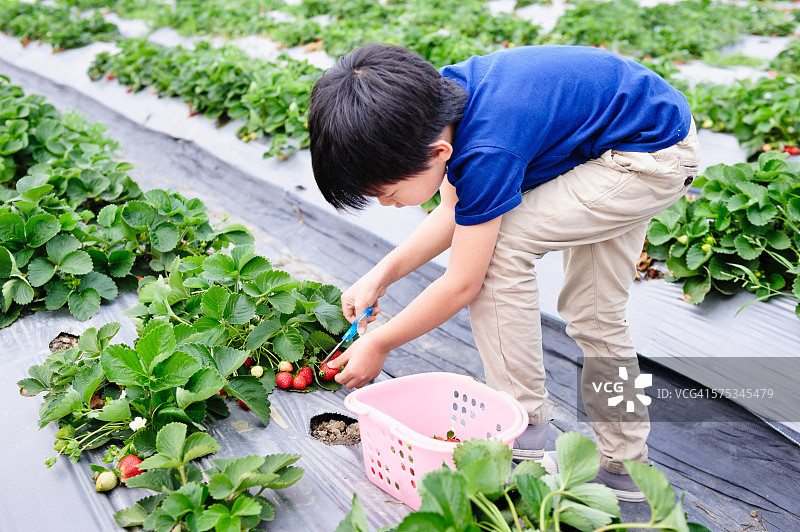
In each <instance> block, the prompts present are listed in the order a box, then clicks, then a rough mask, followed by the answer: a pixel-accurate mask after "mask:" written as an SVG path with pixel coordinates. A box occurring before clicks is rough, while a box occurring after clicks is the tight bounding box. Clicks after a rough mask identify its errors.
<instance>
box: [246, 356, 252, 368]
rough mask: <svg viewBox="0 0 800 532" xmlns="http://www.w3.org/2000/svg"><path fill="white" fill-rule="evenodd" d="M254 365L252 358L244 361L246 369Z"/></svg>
mask: <svg viewBox="0 0 800 532" xmlns="http://www.w3.org/2000/svg"><path fill="white" fill-rule="evenodd" d="M252 365H253V359H252V358H250V357H247V358H245V359H244V367H246V368H249V367H250V366H252Z"/></svg>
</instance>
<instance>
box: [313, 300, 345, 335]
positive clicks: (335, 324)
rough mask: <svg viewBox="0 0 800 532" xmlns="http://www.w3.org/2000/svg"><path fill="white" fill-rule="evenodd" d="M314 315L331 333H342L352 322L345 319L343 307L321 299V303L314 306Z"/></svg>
mask: <svg viewBox="0 0 800 532" xmlns="http://www.w3.org/2000/svg"><path fill="white" fill-rule="evenodd" d="M314 316H315V317H316V318H317V319H318V320H319V322H320V324H322V326H323V327H325V329H327V330H328V332H330V333H331V334H341V333H342V332H344V331H345V330H346V329H347V328H348V327H350V323H349V322H348V321H347V320H346V319H345V317H344V314H342V309H341V307H339V306H336V305H331V304H330V303H328V302H327V301H320V302H319V304H318V305H317V306H316V307H314Z"/></svg>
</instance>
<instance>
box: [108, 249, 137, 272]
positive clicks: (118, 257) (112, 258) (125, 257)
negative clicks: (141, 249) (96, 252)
mask: <svg viewBox="0 0 800 532" xmlns="http://www.w3.org/2000/svg"><path fill="white" fill-rule="evenodd" d="M135 260H136V256H135V255H134V254H133V253H132V252H130V251H128V250H127V249H118V250H116V251H112V252H111V253H109V255H108V273H110V274H111V275H113V276H114V277H125V276H126V275H128V274H129V273H131V268H133V263H134V262H135Z"/></svg>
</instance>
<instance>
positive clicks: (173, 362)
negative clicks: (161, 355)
mask: <svg viewBox="0 0 800 532" xmlns="http://www.w3.org/2000/svg"><path fill="white" fill-rule="evenodd" d="M199 369H200V363H199V362H198V361H197V360H195V359H194V357H192V356H191V355H187V354H186V353H182V352H180V351H176V352H175V353H173V354H172V355H170V356H169V357H167V358H165V359H164V360H162V361H160V362H158V363H156V364H155V366H153V371H152V374H153V377H155V378H154V379H153V381H152V382H151V383H150V389H151V390H153V391H154V392H157V391H161V390H168V389H170V388H175V387H177V386H183V385H184V384H186V382H187V381H188V380H189V378H190V377H191V376H192V375H193V374H194V373H195V372H196V371H197V370H199Z"/></svg>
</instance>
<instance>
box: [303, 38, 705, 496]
mask: <svg viewBox="0 0 800 532" xmlns="http://www.w3.org/2000/svg"><path fill="white" fill-rule="evenodd" d="M308 125H309V131H310V133H311V158H312V164H313V169H314V175H315V179H316V181H317V184H318V185H319V188H320V190H321V192H322V194H323V196H324V197H325V199H326V200H327V201H328V202H330V203H331V204H332V205H333V206H335V207H336V208H337V209H343V208H356V209H357V208H360V207H363V206H364V205H365V204H366V203H367V201H368V200H367V198H368V197H376V198H377V199H378V201H379V202H380V203H381V205H384V206H395V207H403V206H407V205H420V204H421V203H423V202H425V201H426V200H428V199H429V198H430V197H431V196H433V194H434V193H435V192H436V191H437V190H439V191H440V192H441V199H442V202H441V205H439V206H438V207H437V208H436V209H435V210H434V211H433V212H432V213H431V214H430V215H429V216H428V217H427V218H426V219H425V220H424V221H423V222H422V223H421V224H420V225H419V227H418V228H417V229H416V230H415V231H414V233H413V234H411V235H410V236H409V237H408V238H407V239H406V240H405V241H404V242H403V243H402V244H400V245H399V246H398V247H397V248H395V249H394V250H393V251H392V252H391V253H389V254H388V255H387V256H386V257H384V258H383V260H381V261H380V262H379V263H378V264H377V265H376V266H375V267H374V268H372V270H370V271H369V272H367V273H366V274H365V275H364V276H363V277H362V278H361V279H359V280H358V281H357V282H356V283H355V284H354V285H353V286H351V287H350V288H349V289H348V290H347V291H346V292H344V294H343V295H342V307H343V310H344V314H345V316H346V317H347V318H348V319H349V320H350V321H351V322H352V321H353V320H354V319H355V317H356V316H357V315H358V314H359V313H360V312H362V311H363V310H364V309H365V308H367V307H369V306H370V305H373V304H376V303H377V301H378V299H379V298H380V297H381V296H383V295H384V294H385V292H386V289H387V288H388V286H389V285H391V284H392V283H393V282H395V281H397V280H398V279H401V278H402V277H403V276H405V275H407V274H408V273H410V272H412V271H413V270H415V269H416V268H417V267H419V266H421V265H422V264H424V263H426V262H427V261H429V260H431V259H432V258H434V257H436V256H437V255H439V254H440V253H441V252H442V251H444V250H445V249H447V248H450V250H451V251H450V261H449V264H448V267H447V269H446V271H445V273H444V274H443V275H442V276H441V277H440V278H439V279H437V280H435V281H434V282H433V283H431V284H430V286H428V287H427V288H426V289H425V290H424V291H423V292H422V293H421V294H420V295H419V296H417V298H416V299H414V300H413V301H412V302H411V304H409V305H408V307H407V308H406V309H404V310H403V311H401V312H400V313H399V314H397V316H395V317H394V318H392V319H391V320H390V321H389V322H388V323H386V324H385V325H383V326H381V327H379V328H377V329H375V330H373V331H370V332H369V333H366V334H363V336H361V337H360V338H359V339H358V340H357V341H356V342H355V343H353V345H352V346H350V348H349V349H347V351H345V353H344V354H343V355H342V356H340V357H339V358H337V359H336V361H335V362H334V364H336V365H338V366H341V365H343V364H345V363H346V364H347V367H346V369H345V370H344V371H342V372H341V373H340V374H339V375H337V377H336V380H337V381H338V382H340V383H342V384H344V385H345V386H347V387H349V388H351V387H361V386H363V385H364V384H366V383H367V382H369V381H370V380H372V379H373V378H375V377H376V376H377V375H378V374H379V373H380V371H381V368H382V366H383V364H384V361H385V360H386V356H387V354H388V353H389V351H391V350H392V349H394V348H396V347H398V346H400V345H402V344H404V343H406V342H408V341H410V340H413V339H414V338H417V337H418V336H420V335H423V334H425V333H426V332H428V331H430V330H432V329H434V328H435V327H438V326H439V325H441V324H442V323H444V322H445V321H447V320H448V319H449V318H450V317H452V316H453V315H455V314H456V313H457V312H458V311H459V310H461V309H462V308H463V307H465V306H467V305H469V311H470V319H471V324H472V330H473V335H474V337H475V343H476V345H477V348H478V351H479V352H480V356H481V359H482V360H483V364H484V368H485V372H486V382H487V383H488V384H489V385H490V386H492V387H493V388H495V389H498V390H504V391H507V392H508V393H510V394H512V395H513V396H514V397H516V398H517V399H518V400H519V401H520V402H521V403H522V404H523V406H524V407H525V408H526V409H527V411H528V413H529V415H530V426H529V427H528V429H527V430H526V431H525V433H523V434H522V435H521V436H520V437H519V438H518V439H517V441H516V442H515V445H514V447H515V450H514V455H515V457H516V458H520V459H535V460H539V461H542V460H545V459H546V458H548V457H550V455H551V454H552V453H548V456H547V457H545V455H544V446H545V442H546V441H547V429H548V426H549V420H548V418H547V415H548V410H547V404H546V399H547V390H546V389H545V386H544V383H545V371H544V367H543V357H542V344H541V340H542V334H541V323H540V316H539V304H538V288H537V284H536V274H535V272H534V264H533V261H534V260H535V259H537V258H540V257H542V256H543V255H544V254H545V253H547V252H548V251H555V250H561V251H563V255H564V284H563V287H562V290H561V293H560V296H559V299H558V310H559V313H560V315H561V316H562V317H563V318H564V319H565V320H566V321H567V333H568V334H569V335H570V336H571V337H572V338H573V339H574V340H575V341H576V342H577V343H578V345H579V346H580V348H581V349H582V351H583V353H584V356H585V360H584V368H583V378H582V384H581V389H582V392H583V398H584V404H585V405H586V410H587V413H588V415H589V418H590V420H592V426H593V428H594V430H595V433H596V435H597V444H598V449H599V451H600V455H601V469H600V473H599V474H598V476H597V478H596V479H595V480H596V481H597V482H602V483H604V484H606V485H608V486H609V487H611V488H612V489H614V490H615V493H616V494H617V496H618V497H619V498H620V499H621V500H628V501H640V500H644V496H643V495H642V493H641V491H640V490H639V489H638V488H637V487H636V485H635V484H634V483H633V481H632V480H631V478H630V476H629V475H627V474H626V473H625V469H624V466H623V464H622V460H623V459H626V458H627V459H631V460H636V461H639V462H643V463H647V446H646V445H645V441H646V439H647V435H648V432H649V428H650V425H649V418H648V415H647V410H646V407H645V408H643V409H642V411H638V412H637V413H634V414H630V413H626V412H624V402H623V403H622V404H620V405H618V406H617V407H610V406H608V405H607V404H606V403H607V401H606V398H605V397H600V396H599V395H598V394H597V393H596V392H595V391H594V390H593V387H592V385H591V383H595V382H615V380H618V378H619V377H618V375H619V371H620V368H621V367H624V368H625V369H626V371H627V372H628V376H630V377H633V376H635V375H638V364H637V361H636V352H635V350H634V347H633V343H632V341H631V336H630V332H629V330H628V324H627V322H626V321H625V307H626V304H627V300H628V288H629V286H630V284H631V282H632V281H633V279H634V276H635V264H636V261H637V259H638V257H639V254H640V252H641V250H642V245H643V243H644V239H645V232H646V228H647V223H648V221H649V220H650V218H651V217H652V216H654V215H655V214H656V213H658V212H660V211H662V210H664V209H666V208H667V207H668V206H669V205H670V204H672V203H673V202H674V201H676V200H677V199H678V198H680V196H681V195H682V194H684V192H685V191H686V189H687V187H688V186H689V184H690V183H691V182H692V179H693V177H694V176H695V174H696V172H697V164H698V148H697V135H696V132H695V128H694V123H693V121H692V117H691V113H690V110H689V106H688V104H687V101H686V98H685V97H684V96H683V95H682V94H681V93H679V92H678V91H676V90H675V89H674V88H672V87H671V86H670V85H669V84H668V83H667V82H666V81H664V80H663V79H662V78H660V77H659V76H658V75H656V74H655V73H653V72H652V71H651V70H649V69H647V68H645V67H643V66H641V65H639V64H638V63H636V62H634V61H631V60H629V59H626V58H624V57H622V56H620V55H617V54H615V53H612V52H608V51H604V50H599V49H595V48H584V47H572V46H531V47H520V48H511V49H507V50H502V51H498V52H495V53H492V54H489V55H486V56H476V57H472V58H470V59H468V60H466V61H464V62H461V63H458V64H455V65H451V66H446V67H444V68H442V69H441V70H440V71H437V70H436V69H435V68H434V67H433V66H432V65H430V64H429V63H427V62H426V61H425V60H423V59H422V58H421V57H419V56H418V55H416V54H413V53H411V52H409V51H408V50H406V49H404V48H401V47H396V46H389V45H370V46H366V47H364V48H360V49H357V50H356V51H354V52H352V53H351V54H349V55H347V56H345V57H343V58H342V59H341V60H340V61H339V62H338V63H337V64H336V65H335V66H334V67H332V68H330V69H329V70H328V71H327V72H326V73H325V74H324V75H323V77H322V78H321V79H320V80H319V81H318V82H317V84H316V86H315V87H314V90H313V93H312V97H311V110H310V116H309V124H308ZM377 312H379V309H378V310H376V311H375V312H374V313H373V316H374V314H377ZM371 320H374V317H373V318H371ZM371 320H370V321H371ZM364 327H365V326H363V327H362V331H363V330H364ZM548 465H549V466H550V467H551V468H555V467H557V463H550V464H548Z"/></svg>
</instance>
